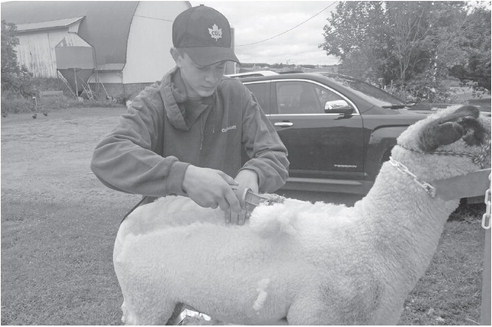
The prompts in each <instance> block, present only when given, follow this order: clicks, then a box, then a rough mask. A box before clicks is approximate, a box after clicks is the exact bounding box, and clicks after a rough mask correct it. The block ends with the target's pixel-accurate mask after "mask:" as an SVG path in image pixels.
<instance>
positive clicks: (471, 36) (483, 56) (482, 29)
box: [450, 7, 491, 91]
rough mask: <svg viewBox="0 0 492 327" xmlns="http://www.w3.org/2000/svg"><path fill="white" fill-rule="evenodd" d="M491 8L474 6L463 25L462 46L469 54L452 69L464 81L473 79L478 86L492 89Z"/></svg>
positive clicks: (452, 72) (453, 74) (455, 75)
mask: <svg viewBox="0 0 492 327" xmlns="http://www.w3.org/2000/svg"><path fill="white" fill-rule="evenodd" d="M490 30H491V24H490V10H488V9H486V8H481V7H478V8H474V9H473V10H472V12H471V13H470V14H469V15H468V16H467V19H466V22H465V24H464V26H463V38H462V39H461V43H460V45H459V46H460V47H461V48H462V49H463V51H465V52H466V54H467V56H466V58H465V59H464V60H462V61H461V62H458V63H456V64H455V65H453V66H452V67H451V69H450V72H451V75H452V76H454V77H457V78H459V79H460V80H462V81H463V82H467V81H471V82H472V83H474V86H475V87H477V88H485V89H487V90H488V91H490V88H491V85H490V56H491V53H490V47H491V42H490V40H491V32H490Z"/></svg>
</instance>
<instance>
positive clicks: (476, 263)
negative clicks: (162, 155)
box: [1, 108, 484, 325]
mask: <svg viewBox="0 0 492 327" xmlns="http://www.w3.org/2000/svg"><path fill="white" fill-rule="evenodd" d="M124 110H125V109H124V108H89V109H87V108H83V109H66V110H63V111H55V112H50V113H49V115H48V117H45V116H42V115H38V118H37V119H32V117H31V115H30V114H19V115H9V116H8V117H7V118H4V119H2V139H1V141H2V175H1V176H2V206H1V214H2V215H1V216H2V223H1V230H2V243H1V246H2V248H1V263H2V268H1V269H2V270H1V279H2V282H1V289H2V293H1V295H2V297H1V300H2V302H1V304H2V310H1V323H2V324H4V325H29V324H34V325H60V324H63V325H68V324H71V325H111V324H120V317H121V312H120V308H119V307H120V305H121V302H122V297H121V293H120V290H119V286H118V283H117V280H116V276H115V274H114V271H113V266H112V248H113V241H114V238H115V236H116V232H117V229H118V225H119V222H120V220H121V218H122V217H123V215H124V214H125V213H126V212H127V211H128V210H129V209H130V208H131V207H132V206H133V205H134V204H135V203H136V202H138V200H139V197H138V196H135V195H128V194H123V193H119V192H115V191H112V190H109V189H107V188H106V187H105V186H103V185H102V184H101V183H100V182H99V181H98V180H97V178H96V177H95V176H94V175H93V174H92V172H91V171H90V168H89V162H90V158H91V155H92V150H93V148H94V146H95V145H96V143H97V142H98V140H100V139H101V137H102V136H103V135H104V134H106V133H107V132H109V131H110V129H111V128H112V126H114V124H115V123H116V121H117V119H118V116H119V115H120V114H122V113H123V112H124ZM480 210H483V207H480V208H479V210H477V211H476V212H472V211H467V212H460V213H456V214H454V215H453V216H452V219H450V221H448V223H447V224H446V227H445V231H444V233H443V237H442V239H441V242H440V245H439V248H438V251H437V253H436V255H435V257H434V260H433V262H432V265H431V267H430V268H429V270H428V272H427V274H426V275H425V277H424V278H423V279H422V280H421V281H420V282H419V284H418V286H417V287H416V289H415V290H414V291H413V292H412V294H411V295H410V296H409V298H408V299H407V301H406V303H405V311H404V314H403V316H402V318H401V321H400V323H401V324H422V325H449V324H454V325H473V324H477V323H478V322H479V321H480V300H481V274H482V262H483V246H484V231H483V229H482V228H481V226H480V217H481V214H482V212H480Z"/></svg>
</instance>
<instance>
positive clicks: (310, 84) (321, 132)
mask: <svg viewBox="0 0 492 327" xmlns="http://www.w3.org/2000/svg"><path fill="white" fill-rule="evenodd" d="M270 89H271V91H272V92H273V94H274V97H273V98H274V101H273V102H275V103H271V108H270V110H271V111H270V113H269V115H268V117H269V119H270V121H271V122H272V123H273V125H274V126H275V127H276V129H277V131H278V134H279V136H280V138H281V139H282V141H283V142H284V144H285V146H286V147H287V149H288V151H289V161H290V169H289V174H290V176H291V177H294V178H296V177H297V178H330V179H348V180H362V179H363V178H364V167H363V163H364V161H363V154H364V147H363V128H362V127H363V126H362V118H361V116H360V114H359V111H358V109H357V108H356V106H355V104H354V103H353V102H352V101H350V99H348V98H346V97H345V96H343V95H342V94H341V93H339V92H337V91H335V90H333V89H331V88H329V87H328V86H325V85H323V84H321V83H318V82H315V81H310V80H302V79H300V80H295V79H293V80H274V81H272V83H271V86H270ZM341 100H342V101H341ZM343 101H345V104H349V106H350V107H352V109H353V112H352V113H351V114H349V115H343V114H340V113H334V112H330V108H334V107H336V105H337V104H340V103H344V102H343ZM330 104H335V106H331V105H330ZM325 108H326V109H325Z"/></svg>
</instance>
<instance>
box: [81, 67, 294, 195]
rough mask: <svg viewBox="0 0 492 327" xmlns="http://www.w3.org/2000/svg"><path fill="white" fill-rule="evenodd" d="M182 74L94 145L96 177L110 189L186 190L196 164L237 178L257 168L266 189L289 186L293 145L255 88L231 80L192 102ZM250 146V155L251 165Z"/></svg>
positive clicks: (150, 90) (150, 93) (152, 90)
mask: <svg viewBox="0 0 492 327" xmlns="http://www.w3.org/2000/svg"><path fill="white" fill-rule="evenodd" d="M179 78H180V74H179V70H178V69H176V68H174V69H173V70H171V71H170V72H169V73H168V74H166V75H165V76H164V78H163V79H162V80H161V81H160V82H156V83H154V84H153V85H152V86H149V87H147V88H146V89H145V90H143V91H142V92H141V93H140V94H139V95H138V96H137V97H136V98H135V100H134V101H133V103H132V105H131V107H130V108H129V109H128V112H127V113H126V114H125V115H123V116H122V117H121V118H120V121H119V124H118V125H117V126H116V128H115V129H114V130H113V131H112V132H111V133H110V134H109V135H107V136H105V137H104V139H103V140H102V141H101V142H100V143H99V144H98V145H97V147H96V149H95V150H94V154H93V158H92V162H91V168H92V171H93V172H94V174H95V175H96V176H97V177H98V178H99V179H100V180H101V181H102V182H103V183H104V184H105V185H106V186H108V187H111V188H113V189H116V190H119V191H123V192H127V193H133V194H141V195H144V196H150V197H160V196H165V195H168V194H178V195H185V194H184V193H185V192H184V191H183V188H182V184H183V178H184V174H185V172H186V168H187V167H188V165H189V164H192V165H195V166H199V167H208V168H214V169H219V170H221V171H223V172H225V173H226V174H228V175H229V176H231V177H235V176H236V175H237V173H238V172H239V170H241V169H250V170H253V171H255V172H256V173H257V174H258V177H259V189H260V192H273V191H275V190H277V189H278V188H280V187H281V186H282V185H284V184H285V181H286V179H287V176H288V171H287V169H288V166H289V162H288V160H287V150H286V148H285V146H284V145H283V143H282V141H281V140H280V138H279V137H278V135H277V133H276V131H275V129H274V127H273V126H272V125H271V123H270V122H269V120H268V119H267V118H266V117H265V115H264V113H263V111H262V110H261V108H260V106H259V104H258V102H257V101H256V99H255V97H254V96H253V95H252V93H251V92H250V91H249V90H248V89H247V88H246V87H245V86H244V85H242V83H241V82H240V81H238V80H235V79H231V78H227V77H224V79H223V80H222V81H221V82H220V84H219V86H218V88H217V90H216V92H215V93H214V94H213V95H212V96H210V97H208V98H202V99H199V100H189V99H186V97H185V96H184V95H183V94H181V93H180V92H179V91H178V90H177V89H176V88H175V87H174V84H173V82H172V81H174V80H176V79H179ZM242 149H244V150H245V152H246V154H247V155H248V157H249V160H248V161H246V163H244V165H242V160H241V153H242V152H241V151H242Z"/></svg>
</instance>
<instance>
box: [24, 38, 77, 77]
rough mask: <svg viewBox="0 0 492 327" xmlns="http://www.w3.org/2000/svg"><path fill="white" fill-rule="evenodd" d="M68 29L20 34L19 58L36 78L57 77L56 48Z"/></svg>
mask: <svg viewBox="0 0 492 327" xmlns="http://www.w3.org/2000/svg"><path fill="white" fill-rule="evenodd" d="M67 32H68V29H60V30H51V31H47V32H36V33H22V34H18V35H17V38H18V39H19V45H18V46H17V47H16V50H17V58H18V60H19V63H20V64H21V65H25V66H26V67H27V69H28V70H29V71H30V72H31V73H33V75H34V76H35V77H56V55H55V46H56V45H57V44H58V43H59V42H60V41H61V40H62V39H63V38H64V37H65V35H67Z"/></svg>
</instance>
